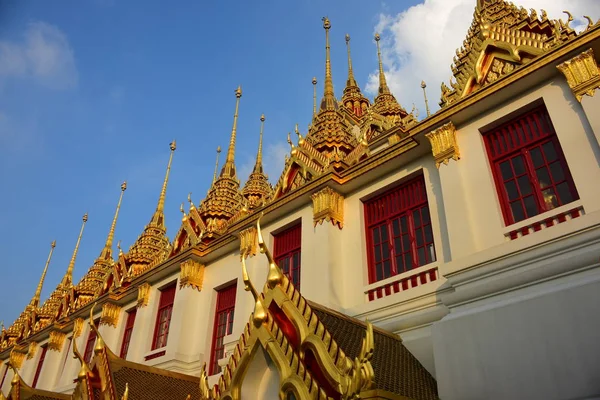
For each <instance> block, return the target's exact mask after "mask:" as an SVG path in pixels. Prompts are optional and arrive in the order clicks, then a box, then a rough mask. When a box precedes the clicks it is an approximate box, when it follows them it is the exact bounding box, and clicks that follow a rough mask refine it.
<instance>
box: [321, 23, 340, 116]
mask: <svg viewBox="0 0 600 400" xmlns="http://www.w3.org/2000/svg"><path fill="white" fill-rule="evenodd" d="M323 28H325V89H324V95H323V100H322V101H321V110H334V109H335V108H336V106H337V100H336V99H335V93H334V91H333V79H332V78H331V59H330V55H329V52H330V47H329V29H331V22H330V21H329V18H327V17H323Z"/></svg>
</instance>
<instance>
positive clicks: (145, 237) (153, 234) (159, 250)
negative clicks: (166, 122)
mask: <svg viewBox="0 0 600 400" xmlns="http://www.w3.org/2000/svg"><path fill="white" fill-rule="evenodd" d="M169 148H170V150H171V153H170V155H169V163H168V164H167V172H166V174H165V180H164V181H163V185H162V189H161V191H160V196H159V197H158V204H157V205H156V211H154V214H153V215H152V219H151V220H150V223H149V224H148V225H146V227H145V228H144V231H143V232H142V234H141V235H140V236H139V237H138V239H137V240H136V241H135V243H134V244H133V245H132V246H131V247H130V248H129V252H128V253H127V254H126V255H125V260H126V264H127V267H128V270H129V275H130V276H131V277H135V276H137V275H139V274H141V273H143V272H144V271H146V270H148V269H150V268H152V267H153V266H155V265H157V264H159V263H161V262H162V261H164V260H165V259H166V258H167V257H168V255H169V253H170V250H171V243H170V242H169V238H168V237H167V228H166V226H165V213H164V211H165V198H166V196H167V185H168V183H169V173H170V172H171V164H172V163H173V154H174V153H175V149H176V148H177V145H176V143H175V141H174V140H173V141H172V142H171V143H170V144H169Z"/></svg>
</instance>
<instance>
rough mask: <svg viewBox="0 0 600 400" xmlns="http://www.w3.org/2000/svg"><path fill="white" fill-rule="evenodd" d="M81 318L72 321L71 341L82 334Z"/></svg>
mask: <svg viewBox="0 0 600 400" xmlns="http://www.w3.org/2000/svg"><path fill="white" fill-rule="evenodd" d="M83 322H84V321H83V318H77V319H76V320H75V321H73V339H77V338H78V337H79V336H81V332H83Z"/></svg>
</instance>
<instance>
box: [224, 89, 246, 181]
mask: <svg viewBox="0 0 600 400" xmlns="http://www.w3.org/2000/svg"><path fill="white" fill-rule="evenodd" d="M235 97H236V100H235V114H233V127H232V128H231V139H229V149H227V158H226V159H225V165H223V169H222V170H221V176H225V175H226V176H228V177H230V178H235V176H236V175H235V164H234V158H235V135H236V133H237V120H238V110H239V107H240V98H241V97H242V87H241V86H238V88H237V89H236V90H235Z"/></svg>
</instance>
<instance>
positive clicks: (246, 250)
mask: <svg viewBox="0 0 600 400" xmlns="http://www.w3.org/2000/svg"><path fill="white" fill-rule="evenodd" d="M256 240H257V236H256V227H254V226H251V227H250V228H247V229H244V230H243V231H241V232H240V256H241V257H244V258H247V257H253V256H255V255H256V253H257V250H258V242H257V241H256Z"/></svg>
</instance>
